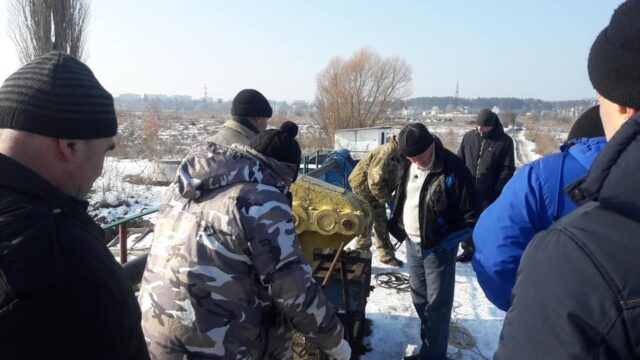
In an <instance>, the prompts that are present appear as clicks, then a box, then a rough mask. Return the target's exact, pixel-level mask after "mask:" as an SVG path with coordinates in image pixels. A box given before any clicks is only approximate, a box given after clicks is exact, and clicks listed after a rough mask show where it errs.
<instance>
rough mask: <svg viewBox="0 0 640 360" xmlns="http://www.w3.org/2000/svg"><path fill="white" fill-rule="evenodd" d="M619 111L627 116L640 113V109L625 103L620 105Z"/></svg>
mask: <svg viewBox="0 0 640 360" xmlns="http://www.w3.org/2000/svg"><path fill="white" fill-rule="evenodd" d="M618 112H619V113H620V115H623V116H624V117H625V118H627V119H628V118H630V117H632V116H633V115H635V114H637V113H638V109H634V108H630V107H626V106H624V105H618Z"/></svg>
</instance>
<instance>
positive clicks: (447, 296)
mask: <svg viewBox="0 0 640 360" xmlns="http://www.w3.org/2000/svg"><path fill="white" fill-rule="evenodd" d="M405 242H406V247H407V263H408V264H409V285H410V286H411V299H412V300H413V306H414V307H415V308H416V312H417V313H418V317H420V338H421V339H422V346H421V347H420V359H446V358H447V343H448V341H449V323H450V322H451V309H452V308H453V291H454V286H455V277H456V255H457V253H458V246H454V247H453V248H452V249H450V250H445V249H441V248H438V249H435V250H434V251H433V252H432V253H430V254H429V255H428V256H427V257H426V258H424V259H423V258H422V250H421V249H420V245H418V244H415V243H413V242H412V241H411V240H409V239H407V240H406V241H405Z"/></svg>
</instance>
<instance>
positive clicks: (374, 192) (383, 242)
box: [349, 135, 402, 267]
mask: <svg viewBox="0 0 640 360" xmlns="http://www.w3.org/2000/svg"><path fill="white" fill-rule="evenodd" d="M399 161H400V158H399V155H398V140H397V139H396V136H395V135H394V136H392V137H391V138H390V140H389V142H388V143H386V144H384V145H381V146H378V147H377V148H375V149H373V151H371V152H370V153H368V154H367V155H366V156H365V157H364V158H363V159H362V160H360V162H359V163H358V165H356V167H355V168H354V169H353V172H351V175H350V176H349V185H351V189H352V190H353V192H354V193H355V194H356V195H358V196H359V197H360V198H362V199H363V200H365V201H366V202H367V203H369V207H370V208H371V213H372V214H373V237H374V241H375V243H376V250H377V251H378V257H379V258H380V261H381V262H382V263H385V264H389V265H392V266H398V267H399V266H402V261H400V260H399V259H396V257H395V249H394V248H393V245H392V244H391V240H390V239H389V230H388V229H387V206H386V204H387V203H388V202H391V200H392V194H393V191H394V190H395V189H396V187H397V185H398V163H399ZM356 247H357V248H358V249H362V250H369V249H370V248H371V237H369V236H366V237H365V236H360V237H358V238H357V239H356Z"/></svg>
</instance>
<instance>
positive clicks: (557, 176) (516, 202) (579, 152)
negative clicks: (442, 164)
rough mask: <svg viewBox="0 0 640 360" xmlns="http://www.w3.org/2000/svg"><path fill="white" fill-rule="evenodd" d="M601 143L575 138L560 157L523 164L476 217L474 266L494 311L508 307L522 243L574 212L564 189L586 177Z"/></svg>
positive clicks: (604, 141) (523, 246) (591, 139)
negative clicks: (494, 306) (496, 196)
mask: <svg viewBox="0 0 640 360" xmlns="http://www.w3.org/2000/svg"><path fill="white" fill-rule="evenodd" d="M605 144H606V140H605V138H604V137H598V138H580V139H575V140H573V141H572V142H571V143H570V144H569V145H563V146H562V147H561V148H560V150H561V152H560V153H557V154H552V155H548V156H545V157H542V158H540V159H538V160H536V161H533V162H531V163H529V164H527V165H525V166H523V167H522V168H520V169H519V170H518V171H517V172H516V174H515V176H514V177H513V178H512V179H511V180H510V181H509V182H508V183H507V185H506V186H505V188H504V190H503V191H502V194H501V195H500V197H499V198H498V199H497V200H496V201H495V202H494V203H493V204H492V205H491V206H490V207H488V208H487V209H486V210H485V211H484V212H483V213H482V215H481V216H480V219H479V220H478V223H477V224H476V227H475V230H474V232H473V241H474V243H475V247H476V249H475V255H474V258H473V268H474V270H475V271H476V274H477V277H478V282H479V283H480V286H481V287H482V290H483V291H484V293H485V295H486V296H487V298H488V299H489V300H490V301H491V302H492V303H493V304H494V305H496V306H497V307H498V308H500V309H502V310H505V311H506V310H508V309H509V306H510V300H509V297H510V295H511V290H512V289H513V285H514V284H515V281H516V273H517V271H518V266H519V265H520V258H521V257H522V253H523V252H524V249H525V248H526V247H527V244H528V243H529V241H530V240H531V239H532V238H533V236H534V235H535V234H536V233H538V232H540V231H542V230H545V229H547V228H548V227H550V226H551V225H552V224H553V222H554V221H556V220H557V219H559V218H560V217H562V216H564V215H566V214H568V213H569V212H571V211H572V210H574V209H575V208H576V205H575V204H574V203H573V202H572V201H571V199H569V197H568V196H567V195H566V194H565V193H564V192H563V189H564V188H565V187H567V186H568V185H570V184H571V183H573V182H574V181H576V180H578V179H579V178H580V177H582V176H584V175H586V174H587V170H588V169H589V167H590V166H591V163H592V162H593V160H594V159H595V158H596V156H597V155H598V154H599V153H600V150H602V148H603V147H604V145H605Z"/></svg>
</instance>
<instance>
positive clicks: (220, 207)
mask: <svg viewBox="0 0 640 360" xmlns="http://www.w3.org/2000/svg"><path fill="white" fill-rule="evenodd" d="M291 135H293V136H291ZM294 137H295V134H289V133H287V132H286V131H283V130H267V131H265V132H263V133H261V134H260V135H258V137H257V138H256V139H254V140H253V141H252V142H251V145H250V146H241V145H238V144H237V145H232V146H230V147H227V146H221V145H217V144H214V143H203V144H200V145H196V146H195V147H194V148H193V149H192V150H191V151H190V153H189V154H188V155H187V157H186V158H185V159H184V160H183V162H182V164H181V165H180V168H179V170H178V172H179V176H178V179H177V180H176V182H174V183H173V184H172V185H171V186H170V187H169V189H168V191H167V193H166V194H165V196H164V199H163V201H162V205H161V208H160V213H159V218H158V223H157V225H156V233H155V238H154V242H153V246H152V247H151V252H150V254H149V259H148V263H147V268H146V270H145V274H144V278H143V281H142V285H141V290H140V297H139V301H140V305H141V308H142V327H143V330H144V333H145V339H146V340H147V344H148V347H149V352H150V354H151V356H152V358H156V359H183V358H185V356H186V358H198V359H290V358H291V357H292V351H291V341H292V328H293V329H296V330H298V331H300V332H301V333H302V334H304V335H305V336H306V338H307V340H308V341H310V342H311V343H314V344H315V345H317V346H318V347H320V348H321V349H324V350H325V351H326V352H327V353H328V354H329V355H330V356H332V357H333V358H337V359H348V358H349V357H350V353H351V350H350V348H349V345H348V344H347V342H346V341H344V340H343V327H342V325H341V323H340V321H339V319H338V317H337V316H336V314H335V310H334V309H333V307H332V305H331V304H329V303H328V302H327V300H326V299H325V297H324V295H323V293H322V291H321V289H320V287H319V286H318V284H317V283H315V282H314V280H313V279H312V276H311V267H310V266H309V264H308V262H307V261H306V260H305V259H304V258H303V255H302V251H301V249H300V245H299V243H298V240H297V236H296V232H295V228H294V224H293V220H292V211H291V207H290V201H289V199H288V198H287V194H288V188H289V186H290V185H291V183H292V182H293V181H294V180H295V178H296V175H297V171H296V170H297V169H296V165H298V166H299V164H300V147H299V146H298V144H297V142H296V141H295V139H294ZM265 155H267V156H265Z"/></svg>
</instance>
